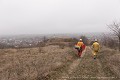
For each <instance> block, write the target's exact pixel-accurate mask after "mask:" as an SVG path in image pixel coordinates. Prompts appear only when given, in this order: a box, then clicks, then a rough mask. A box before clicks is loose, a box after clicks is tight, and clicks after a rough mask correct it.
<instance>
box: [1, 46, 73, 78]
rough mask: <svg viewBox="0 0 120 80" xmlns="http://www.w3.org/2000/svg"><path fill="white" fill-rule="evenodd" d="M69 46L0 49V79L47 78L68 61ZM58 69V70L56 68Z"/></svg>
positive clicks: (69, 57) (69, 55)
mask: <svg viewBox="0 0 120 80" xmlns="http://www.w3.org/2000/svg"><path fill="white" fill-rule="evenodd" d="M70 51H71V48H69V47H64V49H61V48H59V46H57V45H50V46H46V47H42V52H41V53H39V48H26V49H25V48H24V49H4V50H3V49H1V50H0V80H45V79H46V80H47V79H50V78H51V76H53V75H51V74H53V73H54V74H56V72H57V71H59V70H62V69H63V68H64V67H65V65H67V64H66V62H68V61H72V59H73V58H72V56H71V54H69V52H70ZM57 69H59V70H57Z"/></svg>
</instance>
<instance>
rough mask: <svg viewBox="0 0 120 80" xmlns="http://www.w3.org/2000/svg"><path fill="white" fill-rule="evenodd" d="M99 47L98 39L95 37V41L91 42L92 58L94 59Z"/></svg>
mask: <svg viewBox="0 0 120 80" xmlns="http://www.w3.org/2000/svg"><path fill="white" fill-rule="evenodd" d="M99 49H100V44H99V43H98V40H97V39H95V42H94V43H93V44H92V53H93V55H94V59H96V57H97V53H98V51H99Z"/></svg>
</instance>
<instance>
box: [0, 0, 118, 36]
mask: <svg viewBox="0 0 120 80" xmlns="http://www.w3.org/2000/svg"><path fill="white" fill-rule="evenodd" d="M116 20H118V21H119V20H120V0H0V34H44V33H79V32H105V31H107V26H106V24H110V23H111V22H112V21H116Z"/></svg>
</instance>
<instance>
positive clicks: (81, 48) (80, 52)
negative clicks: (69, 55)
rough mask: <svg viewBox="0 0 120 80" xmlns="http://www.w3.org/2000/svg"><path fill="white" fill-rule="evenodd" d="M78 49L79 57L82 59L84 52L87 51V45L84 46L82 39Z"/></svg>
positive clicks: (77, 46)
mask: <svg viewBox="0 0 120 80" xmlns="http://www.w3.org/2000/svg"><path fill="white" fill-rule="evenodd" d="M76 49H77V50H78V56H79V57H81V55H82V52H83V50H84V49H85V45H84V43H83V41H82V39H80V41H79V42H78V43H77V45H76Z"/></svg>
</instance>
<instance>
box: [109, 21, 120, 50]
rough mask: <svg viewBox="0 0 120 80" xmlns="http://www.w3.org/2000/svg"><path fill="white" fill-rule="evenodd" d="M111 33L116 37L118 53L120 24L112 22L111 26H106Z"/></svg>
mask: <svg viewBox="0 0 120 80" xmlns="http://www.w3.org/2000/svg"><path fill="white" fill-rule="evenodd" d="M108 27H109V28H110V30H111V31H113V33H114V34H115V35H116V36H117V37H118V41H119V51H120V23H117V22H113V24H111V25H108Z"/></svg>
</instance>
